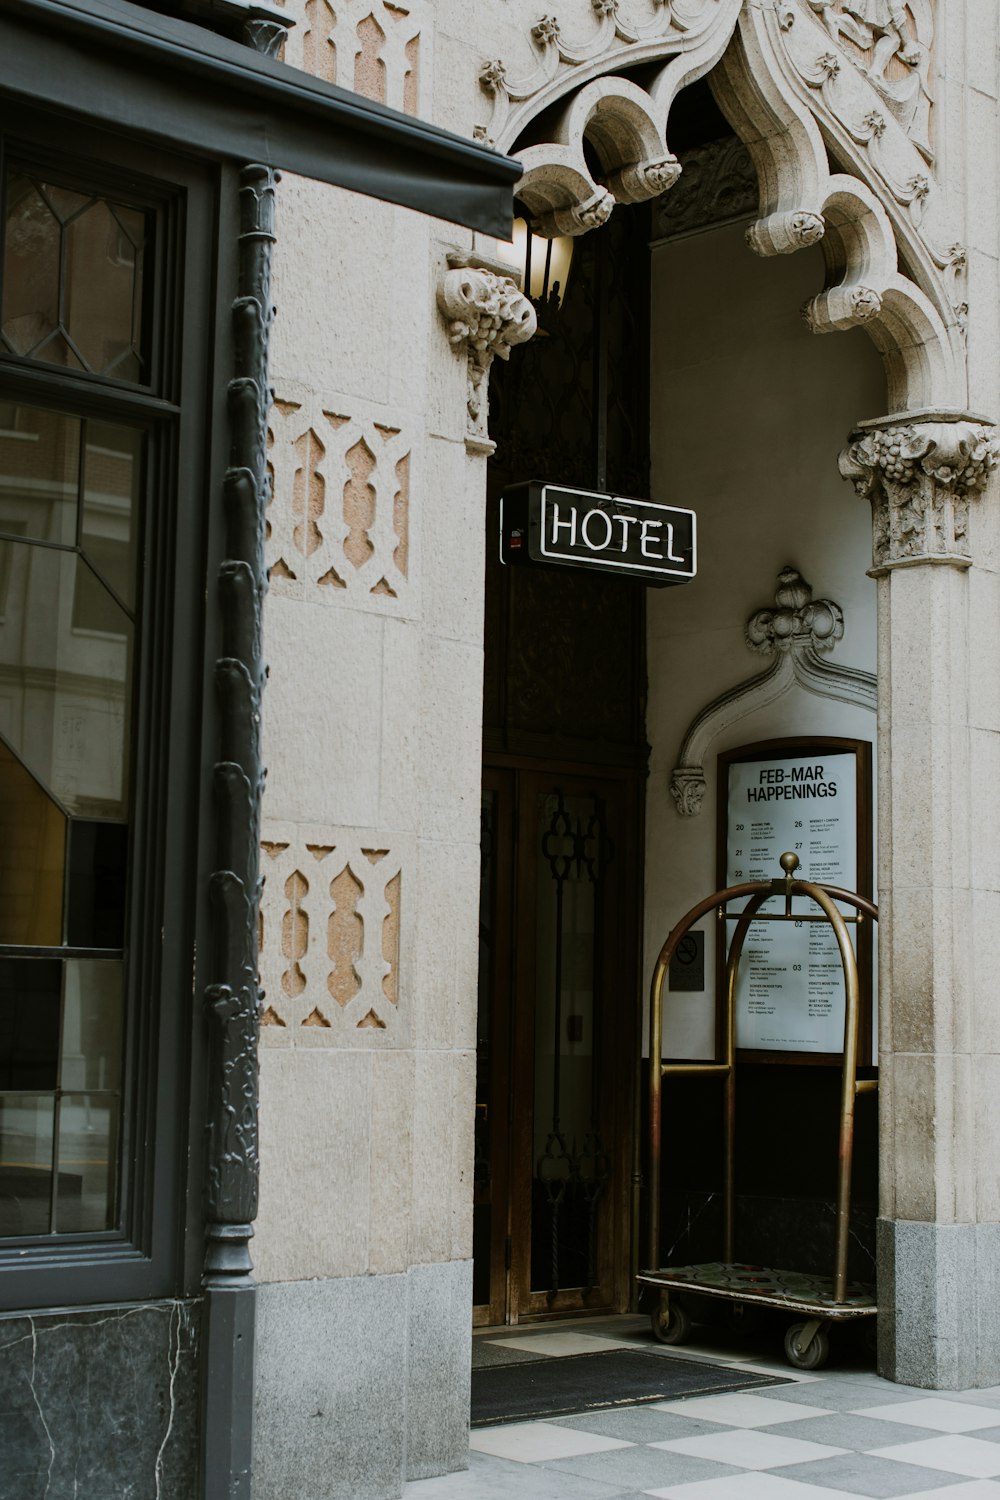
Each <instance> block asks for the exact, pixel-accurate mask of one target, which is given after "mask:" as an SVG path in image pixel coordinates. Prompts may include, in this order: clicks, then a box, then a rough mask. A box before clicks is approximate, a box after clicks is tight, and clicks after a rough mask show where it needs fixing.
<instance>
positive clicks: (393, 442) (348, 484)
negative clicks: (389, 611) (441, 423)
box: [265, 394, 413, 607]
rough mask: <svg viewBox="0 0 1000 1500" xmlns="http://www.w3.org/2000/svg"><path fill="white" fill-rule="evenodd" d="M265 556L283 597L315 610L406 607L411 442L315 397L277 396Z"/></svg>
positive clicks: (387, 425)
mask: <svg viewBox="0 0 1000 1500" xmlns="http://www.w3.org/2000/svg"><path fill="white" fill-rule="evenodd" d="M268 461H269V465H270V470H271V478H272V498H271V502H270V505H269V507H268V511H267V537H266V543H265V552H266V559H267V564H268V567H269V569H270V576H271V583H272V587H273V588H274V589H275V592H276V593H287V594H293V595H295V596H296V597H299V598H306V599H309V600H311V601H312V602H317V601H318V602H325V603H331V604H335V603H337V602H341V601H342V602H345V603H349V604H350V605H351V606H352V607H356V606H357V605H358V603H360V602H362V601H364V602H366V603H368V604H372V603H374V602H377V601H379V600H384V601H390V600H395V599H398V600H403V599H405V597H406V595H407V594H408V592H409V590H410V585H409V574H410V564H411V546H410V487H411V482H412V477H413V476H412V468H413V454H412V444H411V440H410V438H409V437H408V436H407V435H406V434H405V433H404V432H403V431H402V429H401V428H400V427H398V426H393V425H391V424H390V423H388V422H385V421H377V420H375V419H374V418H371V417H369V418H362V417H358V416H356V415H349V414H347V413H345V412H341V411H338V410H336V408H335V407H334V406H332V405H325V404H324V403H323V402H322V400H321V399H319V398H315V397H311V398H308V399H305V400H303V401H292V400H288V399H286V398H284V397H282V396H281V395H280V394H279V395H277V396H276V398H275V401H274V405H273V407H272V410H271V417H270V427H269V434H268Z"/></svg>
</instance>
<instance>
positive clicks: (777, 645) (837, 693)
mask: <svg viewBox="0 0 1000 1500" xmlns="http://www.w3.org/2000/svg"><path fill="white" fill-rule="evenodd" d="M843 635H844V612H843V610H842V609H841V607H840V605H839V604H835V603H834V602H833V600H832V599H814V598H813V591H812V586H811V585H810V584H808V583H806V581H805V579H804V578H803V577H802V574H801V573H800V572H799V571H798V569H797V568H782V570H781V572H780V573H779V574H778V587H777V589H776V590H775V595H774V604H773V606H772V605H769V606H768V607H767V608H765V609H758V610H756V611H755V612H754V613H753V614H752V615H751V616H750V618H749V620H748V621H747V623H746V630H745V639H746V643H747V647H748V649H749V650H751V651H753V652H755V654H756V655H758V656H767V657H770V658H771V661H770V665H769V667H768V668H767V670H766V671H765V672H760V673H758V674H757V676H755V677H750V678H748V679H747V681H746V682H741V683H739V684H738V685H737V686H736V687H734V688H729V689H728V690H727V691H726V692H725V693H720V695H719V696H718V698H713V700H712V702H711V703H708V704H706V706H705V707H704V708H703V709H702V710H701V712H700V713H699V714H696V716H695V718H694V719H693V720H692V721H691V724H690V727H689V728H688V731H687V734H686V735H685V736H684V742H683V744H682V745H681V748H680V754H679V755H678V757H677V765H676V766H675V768H674V771H673V774H672V775H671V778H670V792H671V795H672V797H673V799H674V801H675V803H676V804H677V811H678V813H679V814H680V816H681V817H682V818H696V817H697V816H698V814H699V813H700V812H701V805H702V801H703V800H704V796H705V792H706V790H707V785H708V783H707V781H706V777H705V772H704V763H705V756H706V752H707V750H708V747H709V745H710V744H711V743H712V741H713V740H715V739H717V738H718V736H719V735H720V734H722V733H724V732H725V731H726V730H727V729H730V728H731V727H732V726H733V725H734V724H737V723H738V722H739V721H740V719H744V718H746V716H747V714H750V713H754V712H756V711H757V710H758V709H761V708H766V707H767V705H768V704H769V703H774V702H775V701H776V700H777V699H778V698H781V697H783V696H784V694H785V693H787V692H789V691H790V690H791V689H792V688H793V687H795V686H798V687H800V688H805V690H806V692H809V693H816V694H817V695H818V696H819V697H821V698H834V699H836V700H838V701H839V702H841V703H850V704H854V705H856V706H857V707H860V708H866V709H869V710H870V711H871V712H874V711H875V707H876V686H875V678H874V677H873V676H872V674H871V673H870V672H862V671H860V670H859V669H858V668H857V667H842V666H839V665H834V664H833V663H832V662H829V661H827V660H826V659H825V658H826V657H827V655H828V654H829V652H831V651H832V650H833V648H834V646H835V645H836V644H837V642H838V641H840V640H842V639H843Z"/></svg>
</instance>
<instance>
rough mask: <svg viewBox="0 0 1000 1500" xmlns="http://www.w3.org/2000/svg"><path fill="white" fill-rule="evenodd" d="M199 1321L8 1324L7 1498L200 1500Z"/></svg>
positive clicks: (2, 1464)
mask: <svg viewBox="0 0 1000 1500" xmlns="http://www.w3.org/2000/svg"><path fill="white" fill-rule="evenodd" d="M200 1315H201V1314H200V1305H199V1304H198V1303H194V1302H161V1303H141V1304H132V1305H129V1306H123V1307H102V1308H94V1309H90V1310H88V1311H85V1312H60V1313H52V1314H48V1313H46V1314H44V1315H37V1316H29V1315H27V1314H17V1315H15V1316H11V1317H0V1500H195V1495H196V1484H197V1471H198V1329H199V1322H200Z"/></svg>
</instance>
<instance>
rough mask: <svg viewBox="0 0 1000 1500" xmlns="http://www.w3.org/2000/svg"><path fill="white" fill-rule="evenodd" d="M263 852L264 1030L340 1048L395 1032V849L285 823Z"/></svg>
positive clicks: (398, 945)
mask: <svg viewBox="0 0 1000 1500" xmlns="http://www.w3.org/2000/svg"><path fill="white" fill-rule="evenodd" d="M261 849H262V854H261V873H262V874H263V876H264V895H263V899H262V902H261V917H260V973H261V982H262V985H263V989H264V996H265V998H264V1002H263V1014H262V1017H261V1022H262V1025H263V1027H264V1029H265V1031H267V1030H268V1029H269V1028H279V1029H283V1030H284V1031H286V1032H288V1033H289V1035H288V1036H283V1037H282V1038H281V1039H282V1040H283V1041H288V1042H291V1043H292V1044H293V1045H305V1044H306V1043H307V1041H308V1042H309V1043H313V1044H315V1043H316V1042H318V1041H320V1040H321V1038H320V1037H319V1036H309V1037H306V1036H305V1035H302V1034H299V1035H297V1036H293V1035H291V1034H290V1033H292V1032H299V1033H301V1029H302V1028H309V1029H310V1030H311V1031H317V1032H321V1033H322V1034H323V1038H324V1039H327V1040H329V1041H330V1042H332V1043H334V1044H336V1045H339V1046H343V1045H344V1042H345V1040H349V1039H354V1040H358V1038H357V1037H356V1033H358V1032H366V1031H372V1032H397V1031H398V1030H399V1027H398V1018H399V1015H400V1007H401V1005H402V1004H404V1003H405V996H404V995H403V993H402V986H401V983H400V959H401V953H402V948H403V944H402V920H403V902H404V872H403V860H402V858H401V856H400V853H399V851H398V850H396V849H392V848H390V847H389V840H387V839H385V838H381V837H379V836H378V835H375V834H367V833H359V832H358V831H357V830H352V831H350V832H345V831H341V830H332V829H321V830H314V831H312V832H310V831H308V830H305V829H302V828H299V827H294V826H291V827H290V826H287V825H283V826H281V827H272V828H269V829H267V830H266V835H265V837H264V839H263V840H262V843H261ZM274 1039H275V1038H273V1037H268V1038H267V1040H274ZM394 1039H395V1038H394Z"/></svg>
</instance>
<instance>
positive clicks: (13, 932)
mask: <svg viewBox="0 0 1000 1500" xmlns="http://www.w3.org/2000/svg"><path fill="white" fill-rule="evenodd" d="M3 187H4V197H3V224H4V240H3V247H2V274H3V280H2V288H0V348H2V349H3V350H5V351H6V352H7V353H8V354H9V355H14V356H16V357H19V358H20V359H21V360H22V361H24V362H25V364H26V365H28V366H39V367H46V366H48V367H51V366H58V367H60V368H61V369H62V370H67V371H74V372H77V374H78V376H80V377H81V380H80V383H79V387H78V388H77V387H74V386H70V387H67V386H66V382H65V378H64V377H63V385H62V387H61V388H60V390H59V395H60V397H61V399H57V397H56V394H55V392H44V393H43V395H42V397H41V398H40V399H11V397H10V394H9V392H8V394H7V395H6V396H5V397H4V398H3V399H0V851H2V855H0V1240H2V1239H9V1238H11V1237H32V1238H34V1237H41V1236H46V1237H49V1236H53V1235H69V1234H93V1233H95V1232H97V1233H99V1232H103V1231H108V1230H112V1229H114V1228H115V1227H116V1226H117V1225H118V1223H119V1220H120V1206H121V1205H120V1195H121V1183H122V1176H121V1162H120V1145H121V1138H122V1126H123V1119H124V1114H123V1080H124V1076H125V1052H124V1042H125V1038H126V1029H127V1028H126V1005H125V995H126V956H127V955H126V918H127V911H126V906H127V899H128V889H129V881H128V876H129V869H128V866H129V859H130V844H131V821H132V806H133V764H132V763H133V759H134V749H133V732H134V725H135V677H136V650H137V644H138V642H137V613H136V612H137V608H138V606H139V603H140V563H141V552H142V543H143V535H142V533H143V510H144V499H145V495H146V490H147V481H148V468H149V458H150V452H149V450H150V444H151V442H152V441H153V435H152V428H151V425H150V422H149V420H148V418H147V417H146V416H145V414H144V412H143V411H142V409H141V408H137V409H136V411H135V414H134V416H131V415H125V416H123V415H122V412H121V410H120V409H118V408H115V407H114V406H113V405H112V406H108V407H106V409H103V410H102V408H101V405H100V403H99V402H98V401H95V397H94V390H93V389H92V388H91V386H92V382H91V381H90V380H88V378H87V377H94V376H97V377H100V378H101V382H102V384H103V383H104V382H106V380H107V379H108V378H110V379H112V380H114V381H115V382H119V383H126V384H132V385H148V384H150V383H151V380H150V357H149V350H150V334H149V327H148V318H147V315H146V313H145V310H144V308H145V298H146V295H147V293H148V276H147V266H146V260H147V256H148V253H149V249H150V243H151V238H152V236H151V225H152V223H153V219H154V216H153V215H152V214H151V213H150V212H149V211H147V210H146V209H145V208H143V207H135V206H132V205H130V204H129V203H128V202H126V201H124V199H122V198H119V197H116V196H114V195H112V194H103V193H99V192H95V191H91V190H89V188H88V187H87V186H86V185H82V184H67V183H61V184H60V183H56V182H54V181H52V180H51V176H50V175H43V174H41V173H38V172H33V171H30V170H28V169H21V168H19V167H18V166H17V165H14V164H12V165H10V166H8V168H7V170H6V173H5V176H4V184H3ZM77 389H78V390H79V398H78V399H75V398H76V392H77Z"/></svg>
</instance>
